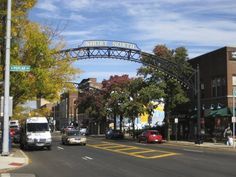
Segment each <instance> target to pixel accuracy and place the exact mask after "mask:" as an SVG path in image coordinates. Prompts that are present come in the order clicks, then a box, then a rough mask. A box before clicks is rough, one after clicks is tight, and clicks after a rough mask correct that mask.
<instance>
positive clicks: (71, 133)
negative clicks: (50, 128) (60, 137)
mask: <svg viewBox="0 0 236 177" xmlns="http://www.w3.org/2000/svg"><path fill="white" fill-rule="evenodd" d="M67 135H68V136H78V135H80V132H79V131H69V132H67Z"/></svg>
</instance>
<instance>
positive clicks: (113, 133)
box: [106, 129, 124, 139]
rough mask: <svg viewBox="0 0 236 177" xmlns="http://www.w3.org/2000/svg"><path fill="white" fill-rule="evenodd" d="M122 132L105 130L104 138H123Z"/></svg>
mask: <svg viewBox="0 0 236 177" xmlns="http://www.w3.org/2000/svg"><path fill="white" fill-rule="evenodd" d="M123 138H124V133H123V132H122V131H120V130H112V129H111V130H108V131H107V132H106V139H123Z"/></svg>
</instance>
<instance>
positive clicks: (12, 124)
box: [9, 120, 20, 128]
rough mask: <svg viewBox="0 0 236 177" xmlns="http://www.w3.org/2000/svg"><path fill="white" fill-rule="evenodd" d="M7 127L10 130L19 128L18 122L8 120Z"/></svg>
mask: <svg viewBox="0 0 236 177" xmlns="http://www.w3.org/2000/svg"><path fill="white" fill-rule="evenodd" d="M9 127H10V128H19V127H20V124H19V120H10V121H9Z"/></svg>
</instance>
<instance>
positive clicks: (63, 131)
mask: <svg viewBox="0 0 236 177" xmlns="http://www.w3.org/2000/svg"><path fill="white" fill-rule="evenodd" d="M74 129H75V127H74V126H72V125H69V126H64V127H62V129H61V133H65V132H66V131H68V130H74Z"/></svg>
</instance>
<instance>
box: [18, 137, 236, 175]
mask: <svg viewBox="0 0 236 177" xmlns="http://www.w3.org/2000/svg"><path fill="white" fill-rule="evenodd" d="M88 139H89V140H88V143H87V145H86V146H74V145H73V146H65V145H61V142H60V135H59V134H57V135H56V136H54V139H53V140H54V142H53V147H52V150H51V151H48V150H36V151H28V152H26V154H27V155H28V157H29V158H30V161H31V162H30V164H29V165H28V166H26V167H23V168H21V169H18V170H15V171H14V173H33V174H35V175H36V176H38V177H52V176H55V177H74V176H81V177H120V176H122V177H143V176H147V177H152V176H153V177H154V176H155V177H157V176H160V177H170V176H175V177H177V176H178V177H185V176H186V177H190V176H191V177H199V176H204V177H224V176H225V177H226V176H227V177H231V176H232V177H233V176H235V168H234V166H235V165H234V162H235V158H236V155H235V153H234V152H230V151H227V152H222V151H215V150H213V149H210V148H209V149H201V148H196V147H191V146H190V147H186V146H181V145H180V146H170V145H169V144H167V143H166V144H165V143H164V144H142V143H141V144H140V143H137V142H135V141H127V140H106V139H105V138H102V137H97V138H95V137H88Z"/></svg>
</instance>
